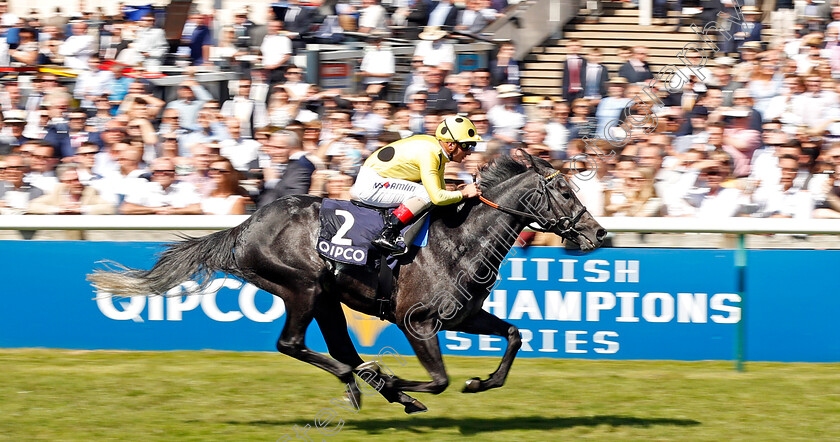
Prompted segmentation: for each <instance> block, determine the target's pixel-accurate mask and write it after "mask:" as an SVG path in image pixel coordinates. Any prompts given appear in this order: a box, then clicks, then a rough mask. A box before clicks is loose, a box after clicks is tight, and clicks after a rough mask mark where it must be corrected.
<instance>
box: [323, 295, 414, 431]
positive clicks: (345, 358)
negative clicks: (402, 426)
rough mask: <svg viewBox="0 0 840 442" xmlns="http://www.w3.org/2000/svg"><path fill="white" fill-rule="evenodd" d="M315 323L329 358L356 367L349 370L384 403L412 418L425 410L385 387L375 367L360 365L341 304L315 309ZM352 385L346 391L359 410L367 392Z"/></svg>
mask: <svg viewBox="0 0 840 442" xmlns="http://www.w3.org/2000/svg"><path fill="white" fill-rule="evenodd" d="M315 320H316V321H317V322H318V327H319V328H320V329H321V334H322V335H323V336H324V341H325V342H326V344H327V348H328V349H329V352H330V356H332V357H333V358H335V359H336V360H338V361H340V362H343V363H345V364H348V365H350V366H351V367H356V368H354V369H353V372H354V373H356V374H357V375H358V376H359V377H360V378H361V379H362V380H363V381H364V382H367V383H368V384H370V385H371V386H372V387H373V388H374V389H375V390H376V391H378V392H379V394H381V395H382V397H384V398H385V399H386V400H387V401H388V402H391V403H393V402H397V403H400V404H402V405H403V406H404V407H405V412H406V413H409V414H412V413H418V412H421V411H426V407H425V406H424V405H423V404H421V403H420V402H419V401H418V400H417V399H414V398H413V397H411V396H409V395H407V394H405V393H403V392H401V391H399V390H397V389H395V388H392V387H390V386H388V384H387V377H386V376H383V375H382V374H381V372H380V371H379V367H378V366H375V365H372V364H370V363H368V364H364V361H363V360H362V358H361V357H360V356H359V353H358V352H357V351H356V347H355V346H354V345H353V341H351V340H350V334H349V333H347V322H346V319H345V317H344V312H342V310H341V304H339V303H338V302H329V303H324V305H321V306H319V308H318V309H317V311H316V312H315ZM354 381H355V382H353V383H351V384H350V388H349V389H348V391H350V394H352V395H353V396H354V397H353V400H354V401H355V402H356V403H357V404H358V405H359V406H361V404H362V402H361V394H362V393H364V394H369V393H368V391H369V390H370V389H369V388H366V387H364V386H359V385H356V384H357V383H358V380H354Z"/></svg>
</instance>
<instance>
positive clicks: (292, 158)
mask: <svg viewBox="0 0 840 442" xmlns="http://www.w3.org/2000/svg"><path fill="white" fill-rule="evenodd" d="M275 137H276V138H275ZM271 140H272V141H271V142H272V143H273V144H275V145H277V146H280V148H281V149H288V152H289V154H288V155H289V161H288V164H287V166H286V168H285V171H284V172H283V177H282V178H281V179H280V181H279V182H278V183H277V185H276V186H275V187H274V188H273V189H271V190H269V191H267V192H265V193H264V194H263V195H262V196H261V197H260V202H259V203H260V206H265V205H267V204H269V203H271V202H272V201H274V200H276V199H278V198H282V197H284V196H287V195H302V194H306V193H307V192H309V188H310V186H311V185H312V173H313V172H315V164H314V163H313V162H312V161H311V160H310V159H309V158H308V157H307V155H306V152H305V151H304V150H303V146H302V145H301V142H300V139H299V138H298V136H297V135H295V134H294V133H292V132H289V131H281V132H278V133H275V134H273V135H272V136H271Z"/></svg>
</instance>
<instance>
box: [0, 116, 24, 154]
mask: <svg viewBox="0 0 840 442" xmlns="http://www.w3.org/2000/svg"><path fill="white" fill-rule="evenodd" d="M3 117H4V119H3V124H4V125H6V126H8V127H9V132H8V134H6V135H5V136H3V138H2V140H0V155H6V154H8V153H9V152H10V151H12V150H17V149H18V148H19V147H20V146H22V145H23V144H26V143H27V142H28V141H29V138H28V137H26V136H24V135H23V129H24V127H26V112H25V111H21V110H10V111H6V112H4V113H3Z"/></svg>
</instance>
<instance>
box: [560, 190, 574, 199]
mask: <svg viewBox="0 0 840 442" xmlns="http://www.w3.org/2000/svg"><path fill="white" fill-rule="evenodd" d="M560 195H562V196H563V198H566V199H569V198H571V197H572V191H571V190H564V191H563V192H561V193H560Z"/></svg>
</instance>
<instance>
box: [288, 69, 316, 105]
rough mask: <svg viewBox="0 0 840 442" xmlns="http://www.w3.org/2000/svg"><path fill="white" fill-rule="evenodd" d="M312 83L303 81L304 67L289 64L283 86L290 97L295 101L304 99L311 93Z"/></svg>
mask: <svg viewBox="0 0 840 442" xmlns="http://www.w3.org/2000/svg"><path fill="white" fill-rule="evenodd" d="M311 86H312V85H310V84H309V83H307V82H305V81H303V69H302V68H300V67H298V66H294V65H292V66H289V69H288V70H287V71H286V81H285V82H284V83H283V87H284V88H285V89H286V92H288V93H289V99H291V100H293V101H303V100H305V99H306V98H307V95H308V94H309V89H310V87H311Z"/></svg>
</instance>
